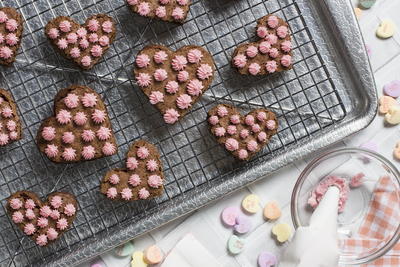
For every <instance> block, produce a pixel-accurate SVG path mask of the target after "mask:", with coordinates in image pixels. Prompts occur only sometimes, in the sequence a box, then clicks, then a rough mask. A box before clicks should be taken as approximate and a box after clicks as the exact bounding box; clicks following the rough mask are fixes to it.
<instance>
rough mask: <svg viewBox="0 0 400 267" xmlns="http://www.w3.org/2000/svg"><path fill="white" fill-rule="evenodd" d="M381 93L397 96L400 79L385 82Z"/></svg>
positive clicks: (399, 91) (399, 88)
mask: <svg viewBox="0 0 400 267" xmlns="http://www.w3.org/2000/svg"><path fill="white" fill-rule="evenodd" d="M383 93H384V94H385V95H388V96H391V97H394V98H397V97H399V96H400V81H399V80H394V81H391V82H390V83H388V84H386V85H385V86H384V87H383Z"/></svg>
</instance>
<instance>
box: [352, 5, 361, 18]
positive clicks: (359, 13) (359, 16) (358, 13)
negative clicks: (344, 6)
mask: <svg viewBox="0 0 400 267" xmlns="http://www.w3.org/2000/svg"><path fill="white" fill-rule="evenodd" d="M354 13H355V14H356V17H357V19H360V18H361V15H362V10H361V9H360V8H358V7H356V8H354Z"/></svg>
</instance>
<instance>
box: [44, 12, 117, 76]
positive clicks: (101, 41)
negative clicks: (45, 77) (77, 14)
mask: <svg viewBox="0 0 400 267" xmlns="http://www.w3.org/2000/svg"><path fill="white" fill-rule="evenodd" d="M116 32H117V30H116V28H115V22H114V20H113V19H112V18H111V17H109V16H107V15H105V14H98V15H93V16H91V17H90V18H88V19H87V20H86V22H85V23H84V24H83V25H80V24H78V23H77V22H76V21H75V20H73V19H71V18H70V17H65V16H60V17H57V18H55V19H53V20H51V21H49V23H47V25H46V29H45V33H46V35H47V37H48V38H49V40H50V42H51V43H52V45H53V46H54V47H55V49H57V50H58V51H59V52H60V53H61V54H62V55H63V56H64V57H65V58H67V59H70V60H72V61H73V62H75V63H76V64H77V65H78V66H79V67H81V68H82V69H85V70H88V69H91V68H92V67H93V66H94V65H95V64H96V63H97V62H99V61H100V59H101V58H102V56H103V55H104V54H105V53H106V52H107V50H108V49H109V48H110V45H111V44H112V42H114V39H115V35H116Z"/></svg>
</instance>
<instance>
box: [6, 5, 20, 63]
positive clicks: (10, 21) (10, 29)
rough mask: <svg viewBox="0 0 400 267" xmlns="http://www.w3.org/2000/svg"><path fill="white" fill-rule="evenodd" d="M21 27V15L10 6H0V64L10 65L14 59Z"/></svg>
mask: <svg viewBox="0 0 400 267" xmlns="http://www.w3.org/2000/svg"><path fill="white" fill-rule="evenodd" d="M23 29H24V24H23V21H22V16H21V14H20V13H18V12H17V10H15V9H14V8H12V7H2V8H0V64H2V65H10V64H11V63H13V62H14V61H15V57H16V56H17V50H18V49H19V47H20V46H21V38H22V31H23Z"/></svg>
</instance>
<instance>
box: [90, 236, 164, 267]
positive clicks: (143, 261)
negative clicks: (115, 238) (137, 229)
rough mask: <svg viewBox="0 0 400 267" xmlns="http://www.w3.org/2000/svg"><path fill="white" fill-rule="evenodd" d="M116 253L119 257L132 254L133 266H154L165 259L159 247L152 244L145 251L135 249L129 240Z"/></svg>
mask: <svg viewBox="0 0 400 267" xmlns="http://www.w3.org/2000/svg"><path fill="white" fill-rule="evenodd" d="M114 254H115V255H117V256H118V257H128V256H132V260H131V267H147V266H149V265H150V266H153V265H156V264H159V263H160V262H162V261H163V260H164V253H163V252H162V251H161V249H160V248H159V247H157V246H155V245H152V246H150V247H148V248H146V249H145V250H144V251H135V248H134V245H133V243H132V242H127V243H125V244H123V245H121V246H119V247H117V248H115V249H114ZM91 267H94V266H91ZM96 267H97V266H96Z"/></svg>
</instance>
